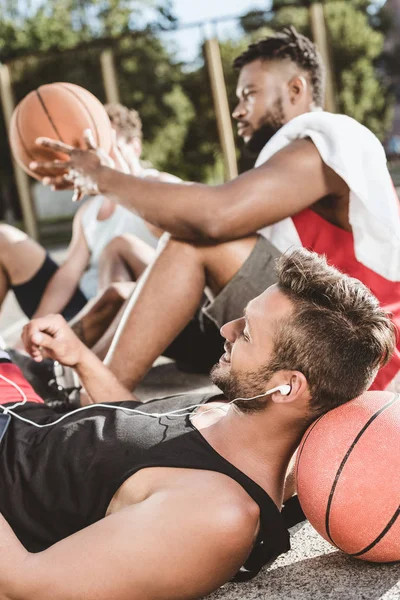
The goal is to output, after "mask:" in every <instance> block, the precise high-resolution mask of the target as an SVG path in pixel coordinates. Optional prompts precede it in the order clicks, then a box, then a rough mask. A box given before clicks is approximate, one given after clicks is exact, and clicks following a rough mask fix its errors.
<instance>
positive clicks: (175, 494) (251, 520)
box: [109, 467, 260, 535]
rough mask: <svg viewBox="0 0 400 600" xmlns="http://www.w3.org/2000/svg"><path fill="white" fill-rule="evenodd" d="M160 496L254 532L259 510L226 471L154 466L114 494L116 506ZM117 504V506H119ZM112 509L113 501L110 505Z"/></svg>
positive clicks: (218, 523)
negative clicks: (116, 501)
mask: <svg viewBox="0 0 400 600" xmlns="http://www.w3.org/2000/svg"><path fill="white" fill-rule="evenodd" d="M152 495H154V496H157V497H158V498H160V501H161V500H162V502H163V503H166V504H171V505H172V504H176V503H179V504H180V506H181V508H182V509H186V508H187V509H188V510H189V511H190V510H191V509H193V508H194V507H196V508H197V509H201V510H203V511H204V512H205V513H207V514H208V516H209V518H210V524H211V521H213V522H214V521H215V526H216V527H218V526H221V527H225V528H226V527H228V526H229V527H231V528H232V530H234V529H237V530H238V531H243V532H245V530H249V532H250V535H255V532H256V531H257V529H258V521H259V516H260V509H259V506H258V505H257V504H256V502H255V501H254V500H253V499H252V498H251V497H250V496H249V494H248V493H247V492H246V490H245V489H244V488H243V487H242V486H241V485H240V484H239V483H237V482H236V481H235V480H233V479H232V478H231V477H228V476H227V475H224V474H223V473H218V472H214V471H206V470H204V471H203V470H201V469H181V468H171V467H155V468H154V467H152V468H149V469H143V470H142V471H139V472H138V473H136V474H135V475H133V476H132V477H130V478H129V479H127V480H126V482H125V483H124V484H123V486H121V488H120V490H118V492H117V494H116V495H115V497H114V498H115V499H116V500H117V499H119V502H118V503H115V509H116V510H119V508H123V507H126V506H127V505H132V504H136V503H137V502H138V501H139V502H140V501H141V500H142V499H143V498H149V497H150V496H152ZM117 507H118V508H117ZM110 508H111V510H110V511H109V512H114V510H113V509H112V504H111V505H110Z"/></svg>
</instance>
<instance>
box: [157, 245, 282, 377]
mask: <svg viewBox="0 0 400 600" xmlns="http://www.w3.org/2000/svg"><path fill="white" fill-rule="evenodd" d="M247 240H248V241H249V245H248V246H247V249H249V252H247V255H246V253H245V249H246V245H245V244H242V245H241V246H240V247H239V246H236V248H234V247H233V245H232V246H231V248H232V249H233V253H234V257H233V260H232V262H231V265H230V267H228V268H226V269H225V270H224V265H221V270H220V273H219V275H220V281H221V278H222V277H227V275H228V273H229V271H230V272H231V275H232V276H231V277H230V278H227V279H228V281H227V283H226V284H225V285H224V286H223V287H222V289H220V291H219V293H218V294H216V295H215V297H213V296H212V294H211V295H210V298H209V299H207V298H206V297H205V298H204V302H203V303H202V305H201V306H200V307H199V310H198V312H197V314H196V315H195V317H194V318H193V319H192V321H191V322H190V323H189V324H188V325H187V326H186V327H185V329H184V330H183V331H182V332H181V333H180V334H179V335H178V336H177V337H176V339H175V340H174V341H173V342H172V344H171V345H170V346H169V347H168V348H167V350H166V351H165V352H164V355H165V356H167V357H169V358H173V359H175V360H176V361H178V362H179V363H180V364H181V366H182V367H184V368H185V367H186V368H190V369H191V370H194V371H200V372H208V371H209V370H210V369H211V367H212V366H213V365H214V364H215V363H216V362H217V361H218V360H219V358H220V357H221V355H222V354H223V351H224V349H223V348H224V341H225V340H224V339H223V338H222V336H221V335H220V333H219V330H220V328H221V327H222V325H224V324H225V323H227V322H228V321H232V320H233V319H238V318H240V317H241V316H242V315H243V311H244V309H245V307H246V306H247V304H248V303H249V302H250V300H252V299H253V298H255V297H256V296H258V295H259V294H261V293H262V292H263V291H264V290H265V289H266V288H267V287H269V286H270V285H272V284H274V283H276V280H277V278H276V273H275V261H276V259H278V258H279V256H280V254H281V253H280V252H279V250H277V249H276V248H275V246H273V245H272V244H271V243H270V242H269V241H268V240H266V239H265V238H263V237H262V236H255V237H253V238H247ZM240 241H244V240H240ZM233 244H234V243H233ZM224 246H225V245H224ZM221 250H222V251H221V252H220V253H219V256H220V258H222V256H223V255H224V256H225V257H226V253H227V246H225V247H224V248H222V249H221ZM243 256H244V259H243V260H242V262H241V264H239V262H240V257H243ZM232 265H236V266H238V268H235V269H232Z"/></svg>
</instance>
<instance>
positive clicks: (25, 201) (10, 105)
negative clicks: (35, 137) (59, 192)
mask: <svg viewBox="0 0 400 600" xmlns="http://www.w3.org/2000/svg"><path fill="white" fill-rule="evenodd" d="M0 96H1V105H2V108H3V113H4V120H5V123H6V129H7V134H9V131H10V121H11V117H12V114H13V112H14V108H15V102H14V96H13V91H12V84H11V76H10V70H9V68H8V66H7V65H0ZM11 158H12V163H13V168H14V174H15V183H16V185H17V190H18V195H19V199H20V203H21V210H22V216H23V220H24V227H25V231H26V233H27V234H28V235H29V236H30V237H31V238H33V239H34V240H37V239H38V227H37V220H36V215H35V211H34V207H33V202H32V196H31V190H30V184H29V177H28V175H27V174H26V173H25V171H23V170H22V169H21V167H20V166H19V165H18V164H17V162H16V161H15V159H14V157H13V156H12V155H11Z"/></svg>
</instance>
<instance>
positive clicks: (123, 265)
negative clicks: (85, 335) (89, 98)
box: [0, 104, 180, 320]
mask: <svg viewBox="0 0 400 600" xmlns="http://www.w3.org/2000/svg"><path fill="white" fill-rule="evenodd" d="M105 110H106V112H107V115H108V118H109V119H110V122H111V125H112V127H113V129H114V132H115V134H116V139H117V142H118V145H119V148H120V151H121V153H122V155H123V157H124V161H125V165H126V168H127V170H128V171H129V172H130V173H132V174H135V176H137V177H146V178H151V179H152V180H154V179H156V180H162V181H174V182H179V181H180V180H179V179H178V178H177V177H174V176H173V175H169V174H167V173H160V172H158V171H156V170H155V169H147V168H144V167H143V166H142V163H141V161H140V156H141V154H142V122H141V119H140V117H139V114H138V113H137V111H135V110H130V109H128V108H127V107H125V106H122V105H120V104H109V105H106V106H105ZM149 227H150V228H151V230H152V231H150V230H149V228H148V227H147V226H146V224H145V223H144V222H143V220H142V219H140V218H139V217H137V216H136V215H134V214H133V213H132V212H131V211H128V210H126V209H125V208H123V207H121V206H119V205H118V204H116V203H115V202H113V201H112V200H111V199H110V198H108V197H107V196H103V195H98V196H96V197H94V198H91V199H89V200H88V202H85V204H84V205H83V206H82V207H80V208H79V210H78V211H77V213H76V215H75V217H74V221H73V228H72V229H73V233H72V240H71V242H70V245H69V248H68V251H67V257H66V260H65V261H64V263H63V264H62V265H61V266H60V267H59V266H58V265H57V264H56V263H55V261H54V260H53V259H52V258H51V257H50V256H49V254H48V253H47V252H46V251H45V249H44V248H42V247H41V246H40V245H39V244H38V243H36V242H35V241H34V240H32V239H30V238H28V237H27V236H26V235H25V234H24V233H23V232H21V231H20V230H18V229H16V228H15V227H12V226H10V225H5V224H3V225H0V306H1V304H2V302H3V300H4V298H5V296H6V294H7V291H8V290H9V289H12V291H13V292H14V294H15V296H16V298H17V301H18V303H19V305H20V307H21V309H22V310H23V311H24V313H25V314H26V316H27V317H29V318H32V317H38V316H44V315H46V314H49V313H61V314H62V315H63V316H64V317H65V318H66V319H67V320H70V319H72V318H73V317H75V316H76V315H77V313H79V312H80V311H81V309H82V308H83V307H84V306H85V305H86V304H87V302H88V301H89V300H91V299H92V298H95V297H96V296H97V294H98V292H99V291H105V294H104V296H102V297H101V299H100V300H99V301H98V302H96V303H95V304H94V305H93V318H94V319H104V318H106V317H107V313H111V315H114V314H115V313H116V312H117V311H118V306H120V305H121V304H122V300H123V294H122V293H121V292H122V290H121V287H122V286H119V287H118V288H117V287H116V286H111V285H110V284H112V283H114V282H123V281H129V282H131V281H136V280H137V279H138V278H139V277H140V275H141V274H142V272H143V271H144V269H145V268H146V267H147V265H148V264H149V263H150V262H151V261H152V260H153V258H154V256H155V246H156V245H157V242H158V237H159V235H160V233H161V232H155V228H154V227H152V226H149ZM154 232H155V233H156V235H154ZM131 289H132V288H131V287H129V292H130V291H131ZM111 302H115V305H114V306H110V303H111Z"/></svg>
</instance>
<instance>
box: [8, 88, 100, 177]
mask: <svg viewBox="0 0 400 600" xmlns="http://www.w3.org/2000/svg"><path fill="white" fill-rule="evenodd" d="M85 129H91V130H92V132H93V136H94V139H95V141H96V143H97V145H98V146H99V147H101V148H103V150H104V151H105V152H107V153H108V152H109V151H110V149H111V144H112V130H111V123H110V120H109V118H108V115H107V113H106V111H105V109H104V107H103V105H102V104H101V102H100V101H99V100H98V99H97V98H96V97H95V96H93V94H91V93H90V92H88V91H87V90H85V89H84V88H82V87H80V86H79V85H74V84H73V83H50V84H47V85H42V86H40V87H39V88H38V89H37V90H34V91H33V92H30V93H29V94H28V95H27V96H25V98H24V99H23V100H21V102H20V103H19V104H18V106H17V107H16V109H15V111H14V113H13V116H12V119H11V123H10V134H9V136H10V146H11V149H12V152H13V155H14V158H15V159H16V161H17V162H18V164H19V165H20V166H21V167H22V168H23V169H24V171H26V172H27V173H28V174H29V175H31V176H32V177H35V178H36V179H41V176H40V175H38V174H37V173H34V172H33V171H31V170H30V169H29V163H30V162H31V161H38V162H43V161H52V160H55V159H58V160H66V159H67V158H68V157H67V156H66V155H65V154H63V153H60V152H53V151H52V150H45V149H43V148H40V147H39V146H37V145H36V144H35V140H36V138H38V137H48V138H52V139H55V140H58V141H61V142H64V143H65V144H69V145H71V146H74V147H76V148H85V147H86V146H85V143H84V139H83V132H84V130H85ZM48 174H49V175H51V174H52V173H51V172H49V173H48Z"/></svg>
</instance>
